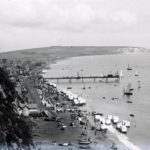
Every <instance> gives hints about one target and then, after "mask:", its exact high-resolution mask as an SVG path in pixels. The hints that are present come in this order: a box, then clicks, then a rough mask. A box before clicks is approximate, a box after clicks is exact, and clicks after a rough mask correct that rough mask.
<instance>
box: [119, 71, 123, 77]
mask: <svg viewBox="0 0 150 150" xmlns="http://www.w3.org/2000/svg"><path fill="white" fill-rule="evenodd" d="M122 77H123V72H122V70H121V71H120V78H122Z"/></svg>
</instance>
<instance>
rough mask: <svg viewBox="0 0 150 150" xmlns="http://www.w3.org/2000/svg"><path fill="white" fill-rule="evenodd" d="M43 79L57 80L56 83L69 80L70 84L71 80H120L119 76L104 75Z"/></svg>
mask: <svg viewBox="0 0 150 150" xmlns="http://www.w3.org/2000/svg"><path fill="white" fill-rule="evenodd" d="M45 79H49V80H57V82H58V81H59V80H69V82H71V80H82V82H83V80H84V79H92V80H93V81H94V82H95V81H96V79H105V80H106V81H108V79H120V76H119V75H106V76H66V77H48V78H45Z"/></svg>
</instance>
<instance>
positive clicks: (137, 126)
mask: <svg viewBox="0 0 150 150" xmlns="http://www.w3.org/2000/svg"><path fill="white" fill-rule="evenodd" d="M93 57H94V56H93ZM93 57H92V56H91V57H90V58H87V59H86V58H85V62H86V63H87V61H89V60H90V59H91V60H92V59H93ZM97 57H99V56H97ZM100 57H101V56H100ZM107 57H108V58H109V57H110V56H106V57H105V56H102V57H101V59H102V61H104V62H102V61H101V63H105V65H103V64H101V65H100V66H98V65H95V66H96V67H99V73H102V72H103V71H105V72H106V71H107V72H108V70H110V68H111V69H113V70H117V69H118V70H119V71H120V70H121V69H123V73H124V79H122V81H121V85H120V83H116V82H110V83H107V84H106V83H103V82H102V83H99V82H96V83H93V81H86V82H84V83H81V82H76V81H72V83H71V84H70V83H68V82H65V81H60V82H59V83H58V87H61V88H67V87H70V86H71V87H72V89H71V91H73V92H75V93H76V94H79V95H82V96H83V97H84V98H86V99H87V105H86V108H85V109H88V110H90V111H96V112H101V113H103V114H105V115H109V114H115V115H118V116H120V118H121V119H127V120H130V122H131V129H130V130H129V133H127V137H129V141H131V142H133V143H134V144H136V145H138V146H139V147H140V148H141V149H145V148H147V147H149V137H148V136H149V134H148V133H147V131H149V130H148V124H149V123H148V122H149V119H148V116H147V115H146V113H148V110H149V106H148V105H147V104H148V101H147V100H148V99H147V97H146V95H147V93H145V92H146V91H147V90H148V89H149V88H148V86H147V84H148V83H149V82H148V75H149V71H148V68H147V67H149V66H148V59H149V56H143V57H144V58H145V60H144V62H138V63H137V62H136V59H135V58H137V61H139V59H140V57H142V55H136V56H135V55H125V56H124V57H125V58H124V60H126V64H125V63H124V64H123V65H120V64H118V62H117V61H115V62H113V57H112V58H111V60H112V62H113V67H112V66H111V67H110V66H109V65H108V66H107V62H109V61H107V62H106V61H105V60H104V59H106V60H108V59H107ZM116 57H120V58H121V59H122V57H123V56H116ZM116 57H115V56H114V59H116ZM126 57H127V58H128V59H127V58H126ZM82 58H83V57H82ZM138 58H139V59H138ZM99 59H100V58H99ZM133 59H134V61H135V64H134V62H133ZM77 60H78V61H77ZM80 60H81V59H80V58H73V59H72V60H71V59H69V60H66V61H62V62H60V63H58V65H57V64H56V65H54V66H53V65H52V66H51V68H52V72H53V73H52V72H50V73H51V76H53V74H56V73H58V74H57V76H59V74H61V75H65V74H67V73H68V74H69V73H70V74H69V75H70V76H71V75H75V74H77V72H78V71H81V69H84V71H81V72H84V73H85V74H86V75H87V74H90V72H92V73H93V74H94V71H91V70H90V72H89V71H87V69H88V67H89V68H90V65H87V64H86V65H87V66H88V67H87V68H86V66H85V64H84V63H85V62H84V60H83V59H82V60H81V61H82V64H83V65H80V66H82V67H78V63H79V64H81V61H80ZM122 60H123V59H122ZM128 63H130V64H132V66H134V67H133V68H134V71H132V72H127V71H126V68H127V64H128ZM68 64H69V65H68ZM116 64H117V67H116ZM92 65H93V64H92ZM119 65H120V66H119ZM140 65H142V66H140ZM53 67H54V69H53ZM143 68H144V69H145V70H146V72H145V71H143V70H142V69H143ZM90 69H91V68H90ZM96 69H97V68H96ZM58 70H61V71H59V72H58ZM97 70H98V69H97ZM135 70H138V72H139V74H140V76H139V77H137V78H135V76H134V74H135ZM84 73H83V74H84ZM138 80H141V83H142V86H143V87H142V88H141V89H140V90H138V88H137V87H138V85H137V81H138ZM128 82H131V83H132V86H133V88H134V91H135V92H134V95H133V96H132V97H130V100H132V101H133V103H132V104H128V103H127V100H128V98H126V97H123V95H122V90H123V86H124V85H126V84H127V83H128ZM84 86H85V87H86V89H85V90H83V89H82V88H83V87H84ZM89 86H90V87H91V90H89V88H88V87H89ZM92 89H93V90H92ZM106 89H107V90H106ZM110 89H111V92H110ZM113 89H114V90H113ZM116 89H117V90H116ZM97 90H99V91H100V90H101V94H100V93H99V92H97ZM108 93H109V94H108ZM143 94H144V95H145V96H143ZM104 96H105V97H106V99H105V100H103V98H102V97H104ZM113 97H117V98H119V100H111V99H112V98H113ZM137 100H138V101H137ZM135 102H136V104H135ZM97 103H98V105H97ZM95 104H96V105H95ZM145 104H146V106H145ZM116 105H118V106H119V107H116ZM141 112H142V113H141ZM131 113H133V114H134V115H135V116H136V117H134V118H132V117H130V114H131ZM144 113H145V115H143V114H144ZM141 116H142V117H144V120H143V121H144V123H143V124H141V122H140V120H141V119H140V118H141ZM142 125H143V126H142ZM145 127H146V128H145ZM141 132H142V133H143V136H141Z"/></svg>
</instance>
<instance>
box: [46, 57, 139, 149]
mask: <svg viewBox="0 0 150 150" xmlns="http://www.w3.org/2000/svg"><path fill="white" fill-rule="evenodd" d="M87 56H88V55H87ZM92 56H94V55H92ZM95 56H97V55H95ZM76 57H82V56H76ZM70 58H72V57H66V58H63V59H60V60H64V59H70ZM60 60H57V62H58V61H60ZM52 64H53V63H50V64H49V66H50V65H52ZM111 134H112V135H111ZM109 135H110V136H111V138H112V139H113V142H114V143H116V144H117V145H118V147H120V145H122V144H124V145H126V146H127V147H128V148H130V149H139V147H137V146H136V145H134V144H133V143H131V142H130V141H128V139H127V138H124V139H125V140H123V138H122V137H121V136H120V138H119V137H118V136H117V135H114V131H113V129H111V128H110V131H109ZM113 136H114V137H113ZM116 137H117V139H116ZM108 139H109V137H108ZM112 139H111V140H112ZM126 140H127V141H126ZM121 147H122V146H121ZM124 148H125V147H124ZM120 149H121V148H120Z"/></svg>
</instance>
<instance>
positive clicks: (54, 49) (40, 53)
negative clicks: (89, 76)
mask: <svg viewBox="0 0 150 150" xmlns="http://www.w3.org/2000/svg"><path fill="white" fill-rule="evenodd" d="M137 52H138V53H140V52H142V53H144V52H149V50H147V49H145V48H142V47H125V46H122V47H120V46H103V47H94V46H51V47H41V48H32V49H24V50H18V51H12V52H6V53H2V54H1V55H0V58H12V59H41V60H43V59H44V60H45V59H46V58H47V59H48V60H51V61H52V60H54V59H55V60H58V59H63V58H67V57H75V56H85V55H104V54H107V55H109V54H121V53H137Z"/></svg>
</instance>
